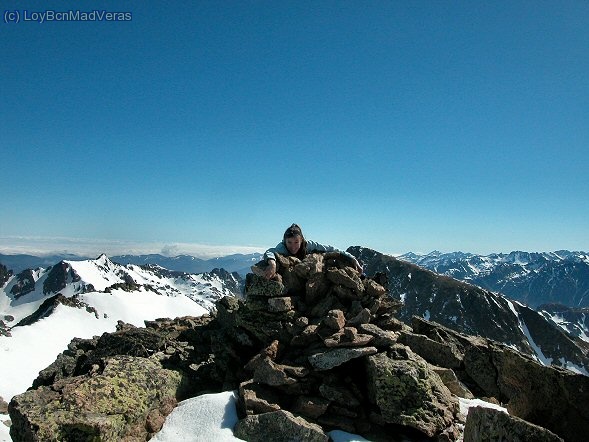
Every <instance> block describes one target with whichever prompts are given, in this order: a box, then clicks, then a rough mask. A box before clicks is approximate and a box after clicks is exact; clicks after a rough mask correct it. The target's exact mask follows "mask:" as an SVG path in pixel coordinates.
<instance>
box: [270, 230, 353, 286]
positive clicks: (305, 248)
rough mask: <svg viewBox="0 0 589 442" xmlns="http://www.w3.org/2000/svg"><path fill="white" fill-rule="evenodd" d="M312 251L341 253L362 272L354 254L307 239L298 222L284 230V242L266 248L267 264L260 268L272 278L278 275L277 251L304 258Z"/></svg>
mask: <svg viewBox="0 0 589 442" xmlns="http://www.w3.org/2000/svg"><path fill="white" fill-rule="evenodd" d="M312 252H337V253H341V254H342V255H344V256H345V257H347V258H348V259H349V260H350V261H351V263H352V264H353V267H354V268H355V269H356V270H358V271H359V272H360V273H362V266H361V265H360V263H359V262H358V260H357V259H356V258H355V257H354V256H352V255H351V254H349V253H348V252H342V251H341V250H338V249H336V248H335V247H332V246H327V245H323V244H319V243H317V242H315V241H308V240H306V239H305V237H304V236H303V231H302V230H301V228H300V227H299V226H298V225H297V224H292V225H291V226H290V227H289V228H288V229H286V231H285V232H284V236H283V238H282V242H280V243H279V244H277V245H276V247H273V248H271V249H268V250H266V253H264V260H263V263H264V264H266V265H265V266H263V265H262V267H261V269H260V270H259V271H260V274H261V276H264V277H265V278H266V279H272V278H273V277H274V276H275V275H276V256H275V255H274V254H275V253H279V254H281V255H285V256H295V257H297V258H299V259H303V258H304V257H305V256H306V255H307V253H312Z"/></svg>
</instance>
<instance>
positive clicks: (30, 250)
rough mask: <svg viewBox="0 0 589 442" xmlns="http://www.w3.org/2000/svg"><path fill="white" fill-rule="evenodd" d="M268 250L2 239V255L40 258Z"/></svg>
mask: <svg viewBox="0 0 589 442" xmlns="http://www.w3.org/2000/svg"><path fill="white" fill-rule="evenodd" d="M264 251H265V248H263V247H255V246H231V245H210V244H208V245H207V244H198V243H182V242H178V243H165V242H157V241H145V242H141V241H123V240H109V239H90V238H69V237H38V236H7V237H0V253H4V254H8V255H15V254H29V255H36V256H44V255H52V254H73V255H78V256H88V257H97V256H99V255H100V254H101V253H106V254H107V255H109V256H115V255H142V254H152V253H159V254H162V255H166V256H177V255H183V254H184V255H192V256H196V257H198V258H203V259H208V258H216V257H219V256H226V255H232V254H234V253H244V254H247V253H255V252H264Z"/></svg>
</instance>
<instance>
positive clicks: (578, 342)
mask: <svg viewBox="0 0 589 442" xmlns="http://www.w3.org/2000/svg"><path fill="white" fill-rule="evenodd" d="M348 252H350V253H351V254H352V255H354V256H356V257H357V258H358V259H359V260H360V261H361V262H363V263H364V270H365V272H366V273H367V274H368V275H374V274H380V275H381V276H380V277H381V278H382V279H383V285H385V286H386V287H387V288H388V292H389V295H390V296H392V297H393V298H395V299H398V300H400V301H401V302H402V303H403V306H402V307H401V309H400V310H399V319H401V320H403V321H404V322H406V323H407V324H410V323H411V322H412V318H413V317H415V316H417V317H420V318H424V319H426V320H430V321H434V322H437V323H439V324H441V325H444V326H446V327H448V328H450V329H452V330H456V331H458V332H462V333H465V334H468V335H478V336H484V337H486V338H489V339H493V340H495V341H498V342H502V343H504V344H506V345H508V346H510V347H512V348H516V349H517V350H518V351H520V352H521V353H524V354H527V355H529V356H531V357H533V358H535V359H537V360H538V361H540V362H542V363H543V364H546V365H557V366H561V367H563V368H568V369H571V370H573V371H577V372H581V373H584V374H586V375H589V342H587V341H585V340H583V339H582V338H585V337H586V329H585V330H584V331H583V333H576V334H573V335H571V334H569V333H568V329H566V328H563V327H562V326H561V323H559V322H557V321H555V320H554V319H553V318H552V316H551V315H550V314H548V313H545V314H542V313H539V312H537V311H535V310H533V309H531V308H530V307H528V306H526V305H524V304H522V303H521V302H518V301H512V300H510V299H509V298H507V297H505V296H503V295H501V294H498V293H495V292H492V291H490V290H488V289H484V288H481V287H478V286H476V285H473V284H471V283H466V282H464V281H459V280H457V279H454V278H451V277H449V276H445V275H440V274H438V273H435V272H433V271H430V270H427V269H425V268H423V267H421V266H418V265H415V264H412V263H410V262H408V261H406V260H402V259H398V258H395V257H393V256H390V255H385V254H382V253H380V252H377V251H375V250H371V249H368V248H363V247H350V248H349V249H348ZM560 322H562V321H560Z"/></svg>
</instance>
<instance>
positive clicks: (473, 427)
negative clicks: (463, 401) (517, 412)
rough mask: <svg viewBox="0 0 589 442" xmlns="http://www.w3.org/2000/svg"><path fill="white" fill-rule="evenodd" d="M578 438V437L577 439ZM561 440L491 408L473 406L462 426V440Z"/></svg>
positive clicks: (543, 430) (547, 441)
mask: <svg viewBox="0 0 589 442" xmlns="http://www.w3.org/2000/svg"><path fill="white" fill-rule="evenodd" d="M577 440H578V439H577ZM493 441H503V442H520V441H534V442H562V441H563V439H562V438H560V437H558V436H557V435H556V434H554V433H552V432H551V431H549V430H547V429H546V428H542V427H539V426H538V425H534V424H531V423H529V422H526V421H525V420H523V419H520V418H518V417H514V416H510V415H509V414H507V413H505V412H503V411H501V410H496V409H493V408H483V407H473V408H471V409H470V410H469V412H468V416H467V418H466V424H465V426H464V442H493Z"/></svg>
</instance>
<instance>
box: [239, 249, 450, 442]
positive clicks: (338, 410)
mask: <svg viewBox="0 0 589 442" xmlns="http://www.w3.org/2000/svg"><path fill="white" fill-rule="evenodd" d="M276 256H277V273H278V276H277V278H276V279H274V280H266V279H265V278H263V277H261V276H257V275H256V274H248V275H247V278H246V286H245V294H246V302H245V305H244V306H243V307H245V308H241V309H240V311H239V317H240V319H239V320H238V322H239V324H238V325H239V326H241V327H243V328H245V329H247V330H248V331H249V332H250V333H252V334H253V335H254V336H256V337H257V338H258V339H260V340H261V341H262V343H263V345H264V346H265V348H264V349H263V350H262V351H261V352H260V353H258V354H257V355H255V356H254V357H253V358H252V359H251V360H250V361H249V362H248V363H247V365H246V366H245V370H246V372H248V373H250V374H251V379H249V380H247V381H245V382H242V383H241V385H240V400H241V409H242V412H243V415H244V416H246V417H245V418H244V419H243V420H241V421H240V422H239V423H238V425H237V426H236V428H235V432H236V436H237V437H241V438H244V439H246V440H261V437H260V436H259V434H260V433H259V431H260V428H259V427H260V425H254V424H253V423H254V422H256V423H258V422H259V421H260V419H261V416H263V417H264V421H265V425H266V427H267V426H268V425H269V424H268V422H269V417H270V416H271V415H267V413H274V416H275V417H276V419H278V421H282V420H284V419H285V416H291V417H293V418H294V415H296V416H298V417H297V418H296V419H299V420H300V419H303V420H304V421H305V422H306V423H307V424H308V426H305V431H311V433H309V434H307V433H305V436H304V437H305V439H309V440H325V438H326V436H325V433H323V432H322V431H321V428H326V429H342V430H345V431H349V432H352V433H354V432H355V433H359V434H363V435H367V434H373V435H374V434H376V433H378V432H383V431H385V430H384V429H385V427H386V426H387V425H389V424H395V425H405V426H407V427H411V428H413V429H417V430H419V431H420V432H421V433H425V434H426V435H427V436H430V437H431V436H435V435H437V434H440V433H442V432H443V431H444V430H446V429H447V428H448V427H449V426H451V422H452V420H453V417H454V413H455V412H456V403H455V400H453V399H452V398H451V395H450V394H449V392H448V390H447V389H446V388H445V387H444V386H443V384H441V382H440V383H439V384H436V385H432V384H431V383H430V381H429V380H428V379H427V378H428V377H430V376H431V377H435V378H437V379H438V380H439V377H437V376H436V375H432V374H431V373H430V372H429V371H428V372H426V371H427V364H426V363H425V362H424V361H422V360H421V361H418V362H419V364H421V365H419V366H420V367H422V366H423V370H424V372H423V373H422V375H423V377H424V379H421V381H422V384H423V385H420V386H412V387H415V388H414V391H413V392H410V391H405V392H401V393H400V392H399V391H400V390H403V389H404V388H405V387H404V386H402V387H400V388H398V389H395V387H394V386H390V385H388V384H390V383H391V373H394V372H395V371H397V372H399V373H400V372H401V371H402V370H403V368H399V367H395V366H393V365H394V364H393V365H391V364H389V361H390V360H391V357H394V358H399V354H401V356H400V358H401V359H404V360H406V359H410V358H411V356H409V355H408V354H407V352H409V353H410V350H408V349H407V348H406V347H404V346H401V345H400V344H397V343H396V342H397V338H398V336H399V332H400V331H401V330H403V329H406V328H407V326H405V325H403V324H402V323H401V322H400V321H399V320H397V319H396V318H395V316H394V315H395V313H396V311H397V310H398V308H399V307H400V305H401V304H400V303H399V302H398V301H396V300H394V299H392V298H390V297H388V296H387V293H386V290H385V288H384V287H383V286H382V285H380V284H379V283H377V282H376V281H375V280H374V279H370V278H365V277H363V276H361V275H360V274H359V273H358V272H357V271H356V270H355V269H354V268H353V267H351V265H350V264H351V263H349V261H348V260H347V258H346V257H345V256H343V255H341V254H339V253H325V254H310V255H308V256H307V257H306V258H305V259H303V260H299V259H297V258H295V257H283V256H280V255H276ZM395 354H396V356H395ZM412 356H413V359H420V358H419V357H417V356H416V355H412ZM383 367H385V369H384V371H383ZM393 376H396V375H394V374H393ZM426 384H427V385H426ZM397 390H399V391H397ZM383 391H385V392H387V394H390V395H391V396H395V394H397V395H399V394H401V395H402V397H396V398H393V397H392V398H386V397H383V395H382V392H383ZM426 391H427V393H425V394H426V395H431V396H432V400H431V401H430V403H435V404H434V406H433V407H432V409H431V410H426V412H429V413H433V414H436V413H439V414H440V415H441V419H440V420H439V422H438V423H437V424H436V425H434V426H431V423H430V422H429V421H431V419H430V420H429V421H428V424H427V426H425V425H422V424H421V422H419V419H417V420H416V419H413V416H409V414H410V413H409V412H408V413H405V415H404V414H403V412H402V410H401V411H400V412H397V411H391V410H390V407H389V405H390V402H391V401H393V402H395V401H396V403H399V402H403V401H405V400H407V398H408V397H409V396H411V395H414V394H417V395H419V394H422V392H426ZM422 396H423V394H422ZM419 400H420V401H421V402H420V403H419V404H418V405H411V406H412V407H414V408H415V409H416V410H417V409H419V413H422V412H423V411H424V410H423V408H424V405H423V403H422V402H427V399H425V398H424V397H420V398H419ZM436 401H437V402H436ZM436 407H437V408H436ZM426 408H427V406H426ZM413 411H415V410H413ZM291 413H292V414H291ZM270 421H271V420H270ZM317 424H318V425H320V426H321V427H318V426H317ZM313 425H315V426H316V427H317V428H314V429H313ZM254 428H255V429H254ZM254 433H257V435H255V434H254ZM311 434H314V435H315V436H317V435H319V436H317V437H318V438H317V439H315V436H311Z"/></svg>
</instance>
